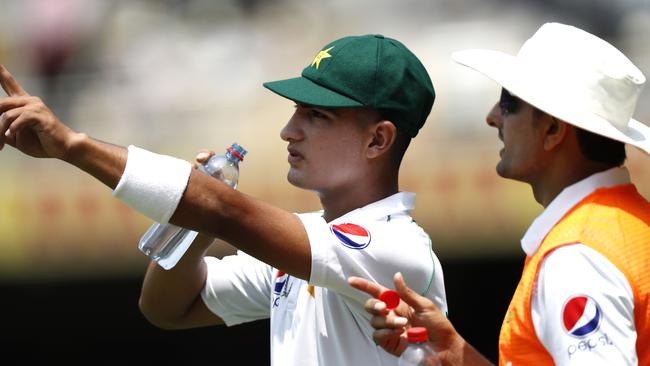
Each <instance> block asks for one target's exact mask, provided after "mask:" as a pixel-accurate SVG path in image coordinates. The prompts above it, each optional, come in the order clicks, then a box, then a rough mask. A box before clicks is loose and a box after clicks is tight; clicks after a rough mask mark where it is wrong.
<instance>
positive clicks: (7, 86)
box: [0, 65, 28, 97]
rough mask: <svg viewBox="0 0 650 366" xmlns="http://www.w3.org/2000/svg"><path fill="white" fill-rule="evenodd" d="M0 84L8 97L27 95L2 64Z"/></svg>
mask: <svg viewBox="0 0 650 366" xmlns="http://www.w3.org/2000/svg"><path fill="white" fill-rule="evenodd" d="M0 85H2V89H4V91H5V93H7V95H8V96H10V97H17V96H25V95H28V94H27V92H25V90H23V88H22V87H21V86H20V85H19V84H18V82H17V81H16V79H14V77H13V76H12V75H11V73H10V72H9V70H7V69H6V68H5V67H4V65H0Z"/></svg>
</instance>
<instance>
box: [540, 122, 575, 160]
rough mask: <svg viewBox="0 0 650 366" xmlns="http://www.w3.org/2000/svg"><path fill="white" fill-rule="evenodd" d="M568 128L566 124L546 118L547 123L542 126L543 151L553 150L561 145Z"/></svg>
mask: <svg viewBox="0 0 650 366" xmlns="http://www.w3.org/2000/svg"><path fill="white" fill-rule="evenodd" d="M571 127H572V126H570V125H569V124H568V123H566V122H564V121H562V120H560V119H557V118H555V117H552V116H548V121H547V123H546V124H545V125H544V130H543V133H544V150H546V151H550V150H553V149H554V148H555V147H556V146H558V145H559V144H561V143H562V141H564V139H565V138H566V136H567V133H568V131H569V129H570V128H571Z"/></svg>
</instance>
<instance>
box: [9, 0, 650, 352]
mask: <svg viewBox="0 0 650 366" xmlns="http://www.w3.org/2000/svg"><path fill="white" fill-rule="evenodd" d="M0 9H1V10H0V62H1V63H2V64H4V65H5V66H7V67H8V68H9V69H10V71H11V72H12V73H13V74H14V76H15V77H16V78H17V79H18V81H19V82H20V83H22V84H23V86H24V87H25V89H27V91H28V92H30V93H31V94H33V95H38V96H40V97H41V98H42V99H43V100H44V101H45V102H46V104H48V105H49V106H50V107H51V108H52V109H53V110H54V112H55V113H56V114H57V115H58V116H59V117H60V118H61V119H62V120H63V121H65V122H66V123H67V124H69V125H70V126H71V127H72V128H74V129H76V130H78V131H82V132H86V133H88V134H90V135H91V136H93V137H95V138H97V139H100V140H104V141H109V142H112V143H115V144H119V145H124V146H126V145H130V144H133V145H137V146H140V147H143V148H146V149H149V150H153V151H156V152H159V153H164V154H169V155H173V156H177V157H180V158H183V159H186V160H193V159H194V156H195V154H196V152H197V151H198V150H199V149H202V148H210V149H213V150H216V151H222V150H223V149H224V148H225V147H227V146H229V145H230V143H232V142H238V143H240V144H241V145H242V146H244V147H245V148H247V149H248V150H249V154H248V155H247V156H246V159H245V161H244V162H243V163H242V165H241V178H240V183H239V189H240V190H241V191H244V192H246V193H247V194H250V195H253V196H255V197H258V198H262V199H264V200H266V201H268V202H270V203H273V204H275V205H277V206H280V207H282V208H285V209H287V210H290V211H296V212H297V211H305V210H313V209H317V208H319V203H318V200H317V199H316V197H315V196H314V195H313V194H312V193H311V192H304V191H301V190H299V189H296V188H294V187H292V186H291V185H289V184H288V183H287V182H286V179H285V176H286V172H287V167H288V164H287V162H286V155H287V153H286V143H284V142H283V141H281V139H280V138H279V131H280V129H281V128H282V126H283V125H284V124H285V123H286V121H287V120H288V118H289V117H290V115H291V113H292V109H293V106H292V103H291V102H290V101H287V100H285V99H283V98H280V97H278V96H276V95H275V94H273V93H271V92H269V91H268V90H266V89H264V88H263V87H262V85H261V84H262V82H264V81H269V80H276V79H282V78H289V77H294V76H297V75H298V74H299V73H300V71H301V70H302V68H303V67H305V66H306V65H307V64H309V63H310V62H311V60H312V59H313V56H314V55H315V54H316V53H317V52H318V51H319V50H320V49H321V47H322V46H323V45H325V44H326V43H328V42H329V41H331V40H334V39H336V38H339V37H342V36H345V35H353V34H368V33H379V34H383V35H385V36H388V37H392V38H396V39H398V40H400V41H402V42H403V43H404V44H406V45H407V46H408V47H409V48H410V49H411V50H412V51H413V52H414V53H415V54H416V55H418V56H419V57H420V59H421V60H422V62H423V63H424V65H425V66H426V68H427V69H428V71H429V73H430V75H431V78H432V80H433V83H434V86H435V89H436V92H437V98H436V101H435V104H434V107H433V111H432V113H431V115H430V117H429V119H428V121H427V124H426V125H425V127H424V128H423V129H422V130H421V132H420V134H419V135H418V136H417V138H416V139H415V140H414V141H413V143H412V144H411V147H410V148H409V151H408V153H407V155H406V158H405V160H404V163H403V167H402V172H401V178H400V179H401V189H402V190H408V191H415V192H417V194H418V199H417V206H416V210H415V212H414V216H415V218H416V220H417V221H418V222H419V223H420V225H422V226H423V227H424V228H425V229H426V230H427V231H428V232H429V233H430V235H431V237H432V239H433V243H434V250H435V251H436V253H437V254H438V256H439V257H440V259H441V261H442V264H443V267H444V268H445V280H446V284H447V288H448V290H447V291H448V297H449V303H450V317H452V320H454V321H455V322H456V324H457V327H458V328H459V329H460V330H461V331H463V332H465V333H466V334H469V335H468V338H469V339H471V340H473V341H475V342H476V343H477V346H478V347H479V348H480V349H481V350H483V351H484V352H486V353H487V354H488V355H489V356H490V357H493V358H495V357H496V338H497V336H498V328H499V324H500V320H501V317H502V314H503V311H504V310H505V306H506V304H507V300H508V299H509V296H510V294H511V293H512V291H513V289H514V285H515V283H516V280H517V278H518V275H519V271H520V267H521V264H522V262H521V259H522V256H523V254H522V253H521V249H520V247H519V238H520V237H521V236H522V235H523V233H524V232H525V230H526V228H527V227H528V225H529V223H530V222H531V220H532V219H534V217H535V216H536V215H537V214H539V213H540V212H541V207H540V206H539V205H538V204H536V203H535V202H534V200H533V197H532V194H531V191H530V188H529V187H528V186H526V185H523V184H521V183H517V182H512V181H507V180H503V179H500V178H498V177H497V175H496V173H495V172H494V167H495V164H496V163H497V161H498V151H499V149H500V148H501V142H500V141H499V140H498V139H497V132H496V130H494V129H492V128H489V127H488V126H487V125H486V124H485V122H484V117H485V114H486V113H487V111H488V109H489V108H491V106H492V105H493V103H495V102H496V99H497V98H498V93H499V87H498V86H497V85H496V84H495V83H493V82H491V81H490V80H488V79H486V78H484V77H483V76H481V75H479V74H477V73H475V72H472V71H470V70H469V69H466V68H463V67H461V66H458V65H456V64H455V63H453V62H452V61H451V59H450V54H451V52H453V51H455V50H459V49H464V48H491V49H497V50H501V51H504V52H509V53H513V54H514V53H516V52H517V50H518V49H519V47H520V46H521V44H522V43H523V42H524V41H525V40H526V39H527V38H528V37H530V36H531V35H532V34H533V33H534V31H535V30H536V29H537V28H538V27H539V26H540V25H541V24H543V23H544V22H547V21H559V22H565V23H569V24H573V25H576V26H579V27H581V28H583V29H586V30H588V31H590V32H592V33H595V34H597V35H599V36H601V37H603V38H604V39H606V40H608V41H610V42H612V43H613V44H614V45H616V46H617V47H619V48H620V49H621V50H622V51H623V52H624V53H625V54H627V55H628V56H629V57H630V58H631V59H632V61H633V62H634V63H635V64H636V65H637V66H638V67H639V68H640V69H641V70H642V71H644V72H645V73H646V74H649V73H650V47H648V43H647V40H648V37H649V36H650V3H649V2H648V1H647V0H618V1H606V0H564V1H561V0H521V1H515V0H430V1H416V0H402V1H390V0H375V1H370V0H363V1H343V0H334V1H311V0H306V1H299V0H267V1H258V0H228V1H226V0H224V1H210V0H185V1H183V0H166V1H153V0H148V1H147V0H132V1H127V0H116V1H104V0H24V1H11V0H0ZM635 117H636V119H638V120H640V121H643V122H645V123H648V121H650V91H648V90H645V91H644V93H643V94H642V95H641V99H640V100H639V103H638V108H637V113H636V114H635ZM628 156H629V159H628V163H627V165H628V167H629V169H630V171H631V174H632V178H633V180H634V181H635V182H636V183H637V186H638V187H639V189H640V191H641V192H642V193H643V194H644V195H645V196H646V197H649V196H650V164H649V160H648V157H647V156H645V155H643V154H641V153H640V152H639V151H638V150H636V149H628ZM0 167H1V169H0V284H2V288H1V290H3V293H4V295H3V305H2V306H3V308H2V310H3V311H2V313H3V317H5V319H3V323H4V325H5V328H6V329H7V331H6V332H3V333H4V334H3V336H2V337H3V338H4V339H5V340H7V341H14V342H17V343H20V344H27V343H29V344H31V345H32V350H34V352H31V353H30V354H31V355H32V356H33V357H36V358H38V357H40V356H39V355H42V356H43V357H47V356H48V355H49V356H51V357H58V356H54V355H53V354H52V352H54V353H56V354H58V353H57V352H63V351H62V348H60V347H53V348H50V347H48V345H51V344H52V343H51V342H54V343H56V342H67V340H64V339H61V338H58V337H57V336H56V335H55V334H58V333H59V332H63V331H64V330H66V331H69V332H70V333H72V334H76V336H75V337H76V338H71V339H73V340H74V341H75V342H81V343H82V344H85V345H86V346H85V348H84V349H86V350H87V351H88V353H93V354H94V352H101V351H100V350H102V348H103V342H104V341H107V342H109V343H113V344H114V345H117V346H115V347H113V348H114V349H115V350H117V349H119V350H126V349H131V350H135V351H136V352H137V351H139V347H138V345H139V344H155V343H163V344H165V342H168V343H169V344H175V345H180V346H178V347H177V348H179V349H184V350H185V351H184V353H182V354H183V355H184V356H182V357H190V359H191V360H192V361H188V360H190V359H186V361H187V362H186V363H187V364H197V363H198V364H203V363H217V364H218V360H219V358H218V357H216V355H215V354H211V352H209V350H210V347H214V351H215V352H217V354H218V350H219V349H222V348H223V345H224V344H228V343H224V342H225V339H226V338H227V337H231V336H232V335H234V337H232V338H231V339H229V340H228V341H229V342H234V343H230V346H229V347H230V349H232V350H235V349H238V348H237V347H243V345H244V343H243V342H244V341H245V339H241V338H240V337H239V336H242V338H248V340H251V341H253V340H254V342H255V344H256V346H257V347H258V348H259V349H260V352H258V353H257V354H256V355H249V357H259V359H258V360H262V361H261V362H262V364H264V362H265V361H266V360H267V359H268V345H267V344H266V343H268V329H267V328H268V325H267V324H265V323H264V322H260V323H257V324H252V325H248V326H242V327H238V329H239V330H235V329H234V328H233V329H225V330H224V329H216V330H209V329H205V330H195V331H185V332H165V331H159V330H157V329H154V328H153V327H151V326H149V325H148V324H147V323H146V322H145V321H144V319H142V317H141V315H140V314H139V311H138V309H137V296H138V291H139V286H140V281H141V278H142V275H143V273H144V269H145V267H146V264H147V261H146V258H145V257H144V255H142V254H141V253H140V252H139V251H138V249H137V242H138V239H139V238H140V236H141V235H142V234H143V233H144V231H145V230H146V229H147V227H148V226H149V225H150V224H151V220H149V219H147V218H145V217H144V216H142V215H140V214H139V213H137V212H134V211H132V210H130V209H129V208H127V207H126V206H125V205H123V204H121V203H120V202H119V201H117V200H115V199H113V198H112V196H111V192H110V190H109V189H108V188H106V187H104V186H102V185H101V184H99V183H97V182H95V181H94V180H93V179H91V178H90V177H89V176H87V175H85V174H84V173H82V172H80V171H77V170H76V169H74V168H72V167H70V166H67V165H66V164H64V163H61V162H59V161H52V160H35V159H31V158H28V157H24V156H22V155H21V154H19V153H18V152H16V151H15V150H13V149H12V148H11V147H6V148H5V149H4V150H3V151H1V152H0ZM226 250H229V248H228V246H227V244H225V243H222V245H221V246H218V247H215V249H214V251H215V253H216V252H219V251H226ZM477 300H480V301H477ZM66 334H67V333H66ZM252 334H255V336H252ZM251 337H253V338H251ZM100 340H102V341H101V342H100ZM238 342H242V343H238ZM219 344H220V345H221V346H220V347H217V346H216V345H219ZM206 347H207V348H206ZM82 348H83V347H82ZM163 348H164V347H163ZM171 349H172V348H169V349H168V352H172V351H171ZM199 349H201V350H203V351H199ZM55 350H56V351H55ZM178 352H181V351H180V350H179V351H178ZM62 354H63V353H62ZM118 354H121V353H119V352H116V351H114V352H113V356H116V355H118ZM179 354H180V353H179ZM197 354H198V355H197ZM189 355H192V356H189ZM68 356H69V355H68ZM149 356H151V355H149ZM203 356H205V357H206V358H205V359H203V358H201V357H203ZM178 357H179V359H181V358H182V357H181V356H178ZM192 357H194V358H192ZM215 357H216V358H215ZM173 358H174V357H172V356H169V359H173ZM94 360H95V361H93V362H92V363H101V362H100V361H98V360H113V361H115V360H120V358H119V357H117V356H116V358H114V359H111V358H110V356H108V355H104V356H103V357H99V358H96V359H94ZM256 362H260V361H253V360H252V359H251V360H250V363H252V364H257V363H256Z"/></svg>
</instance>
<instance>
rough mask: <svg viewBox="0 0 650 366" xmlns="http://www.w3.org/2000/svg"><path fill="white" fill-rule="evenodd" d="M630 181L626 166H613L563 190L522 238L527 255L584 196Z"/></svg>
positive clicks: (522, 245)
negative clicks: (599, 189)
mask: <svg viewBox="0 0 650 366" xmlns="http://www.w3.org/2000/svg"><path fill="white" fill-rule="evenodd" d="M628 183H630V173H629V172H628V171H627V169H626V168H623V167H617V168H611V169H608V170H605V171H602V172H598V173H596V174H593V175H591V176H589V177H587V178H585V179H583V180H581V181H579V182H577V183H574V184H572V185H570V186H568V187H566V188H564V189H563V190H562V192H560V194H559V195H558V196H557V197H555V199H553V201H551V203H550V204H549V205H548V207H546V209H545V210H544V211H543V212H542V213H541V215H539V216H537V218H536V219H535V221H533V223H532V224H531V225H530V227H529V228H528V230H527V231H526V234H525V235H524V237H523V238H522V239H521V247H522V249H523V250H524V252H525V253H526V255H533V254H534V253H535V251H537V248H539V245H540V244H541V243H542V240H544V237H546V234H548V232H549V231H551V229H552V228H553V227H554V226H555V224H557V223H558V221H560V219H561V218H562V217H564V215H565V214H566V213H567V212H568V211H569V210H570V209H571V208H572V207H573V206H575V205H576V204H577V203H578V202H580V201H581V200H582V199H583V198H585V197H587V196H588V195H589V194H590V193H591V192H593V191H595V190H596V189H598V188H607V187H613V186H618V185H622V184H628Z"/></svg>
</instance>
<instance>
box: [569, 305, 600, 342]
mask: <svg viewBox="0 0 650 366" xmlns="http://www.w3.org/2000/svg"><path fill="white" fill-rule="evenodd" d="M602 317H603V314H602V311H601V310H600V306H598V303H597V302H596V301H595V300H594V299H592V298H591V297H589V296H584V295H578V296H572V297H570V298H569V300H567V302H566V303H564V307H563V308H562V321H563V325H564V330H565V331H566V332H567V333H569V334H570V335H572V336H574V337H585V336H587V335H589V334H591V333H593V332H595V331H596V330H597V329H598V326H599V325H600V321H601V320H602Z"/></svg>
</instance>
